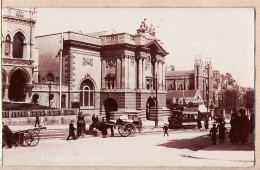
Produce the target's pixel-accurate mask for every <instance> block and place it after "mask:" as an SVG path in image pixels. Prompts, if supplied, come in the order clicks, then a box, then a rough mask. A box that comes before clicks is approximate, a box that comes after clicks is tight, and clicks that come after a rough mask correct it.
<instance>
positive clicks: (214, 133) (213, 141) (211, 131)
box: [209, 124, 218, 145]
mask: <svg viewBox="0 0 260 170" xmlns="http://www.w3.org/2000/svg"><path fill="white" fill-rule="evenodd" d="M217 133H218V129H217V128H216V124H213V127H212V128H211V129H210V132H209V135H211V134H212V144H213V145H216V142H217Z"/></svg>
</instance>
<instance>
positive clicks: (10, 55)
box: [3, 42, 14, 58]
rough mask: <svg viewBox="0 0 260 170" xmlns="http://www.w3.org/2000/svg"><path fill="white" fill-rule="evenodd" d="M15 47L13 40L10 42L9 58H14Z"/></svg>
mask: <svg viewBox="0 0 260 170" xmlns="http://www.w3.org/2000/svg"><path fill="white" fill-rule="evenodd" d="M13 48H14V46H13V42H11V43H10V54H9V56H8V58H13ZM3 51H4V50H3Z"/></svg>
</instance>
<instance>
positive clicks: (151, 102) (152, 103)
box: [146, 97, 156, 120]
mask: <svg viewBox="0 0 260 170" xmlns="http://www.w3.org/2000/svg"><path fill="white" fill-rule="evenodd" d="M155 102H156V100H155V98H152V97H149V98H148V99H147V102H146V119H147V120H150V115H151V112H152V111H153V110H155Z"/></svg>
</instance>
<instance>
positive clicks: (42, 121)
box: [40, 117, 45, 126]
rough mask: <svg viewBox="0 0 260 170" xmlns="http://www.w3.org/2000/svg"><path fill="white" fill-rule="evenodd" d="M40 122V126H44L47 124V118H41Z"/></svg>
mask: <svg viewBox="0 0 260 170" xmlns="http://www.w3.org/2000/svg"><path fill="white" fill-rule="evenodd" d="M40 120H41V124H40V126H44V124H45V117H41V118H40Z"/></svg>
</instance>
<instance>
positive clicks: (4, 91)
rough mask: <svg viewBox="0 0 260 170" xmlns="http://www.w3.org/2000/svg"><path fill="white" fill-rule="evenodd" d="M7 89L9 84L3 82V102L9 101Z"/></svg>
mask: <svg viewBox="0 0 260 170" xmlns="http://www.w3.org/2000/svg"><path fill="white" fill-rule="evenodd" d="M8 89H9V84H6V83H5V84H3V93H4V96H3V101H4V102H9V98H8Z"/></svg>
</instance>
